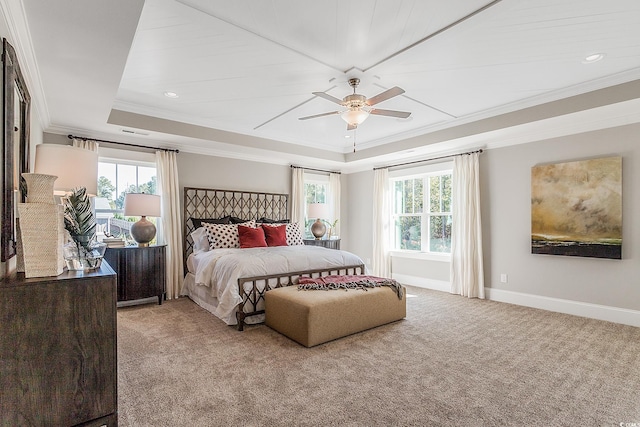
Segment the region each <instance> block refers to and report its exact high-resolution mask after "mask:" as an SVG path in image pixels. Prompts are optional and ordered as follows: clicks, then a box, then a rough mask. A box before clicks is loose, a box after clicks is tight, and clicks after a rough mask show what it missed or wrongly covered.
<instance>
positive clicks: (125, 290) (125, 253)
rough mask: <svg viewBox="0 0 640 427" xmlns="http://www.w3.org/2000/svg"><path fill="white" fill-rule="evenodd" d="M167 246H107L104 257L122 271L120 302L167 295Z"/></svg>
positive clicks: (159, 302)
mask: <svg viewBox="0 0 640 427" xmlns="http://www.w3.org/2000/svg"><path fill="white" fill-rule="evenodd" d="M165 253H166V245H157V246H146V247H140V246H127V247H124V248H107V251H106V252H105V254H104V259H105V260H107V262H108V263H109V265H111V266H112V267H113V269H114V270H115V271H116V273H117V274H118V301H133V300H140V299H143V298H149V297H157V298H158V304H162V300H163V299H164V297H165V292H166V289H165V286H166V272H165V268H166V267H165V257H166V254H165Z"/></svg>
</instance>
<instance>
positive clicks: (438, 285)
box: [391, 273, 451, 292]
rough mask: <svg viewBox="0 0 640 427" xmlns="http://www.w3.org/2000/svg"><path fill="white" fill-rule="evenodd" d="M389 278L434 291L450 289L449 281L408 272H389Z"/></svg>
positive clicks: (447, 290)
mask: <svg viewBox="0 0 640 427" xmlns="http://www.w3.org/2000/svg"><path fill="white" fill-rule="evenodd" d="M391 278H392V279H395V280H397V281H398V282H400V283H402V284H403V285H409V286H415V287H417V288H426V289H433V290H434V291H442V292H449V291H451V283H449V281H446V280H434V279H427V278H424V277H418V276H409V275H408V274H396V273H391Z"/></svg>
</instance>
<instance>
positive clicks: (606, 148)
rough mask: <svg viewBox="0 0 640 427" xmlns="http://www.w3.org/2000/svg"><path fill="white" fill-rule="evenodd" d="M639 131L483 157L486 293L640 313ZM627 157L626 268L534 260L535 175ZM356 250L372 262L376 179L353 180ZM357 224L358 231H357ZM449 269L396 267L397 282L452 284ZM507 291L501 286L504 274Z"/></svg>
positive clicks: (419, 264)
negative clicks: (574, 163)
mask: <svg viewBox="0 0 640 427" xmlns="http://www.w3.org/2000/svg"><path fill="white" fill-rule="evenodd" d="M638 135H640V124H636V125H628V126H622V127H617V128H612V129H605V130H600V131H595V132H588V133H584V134H577V135H572V136H567V137H561V138H555V139H550V140H545V141H539V142H534V143H530V144H523V145H517V146H511V147H506V148H500V149H493V150H486V151H485V153H484V154H482V155H481V157H480V159H481V177H480V182H481V195H482V223H483V240H484V245H483V250H484V256H485V262H484V268H485V286H486V287H488V288H492V289H495V290H504V291H509V292H513V293H517V294H522V295H525V294H526V295H534V296H540V297H550V298H558V299H563V300H570V301H578V302H585V303H591V304H599V305H604V306H610V307H618V308H623V309H632V310H640V289H639V288H638V285H639V283H640V282H639V281H638V280H639V279H638V278H639V277H640V262H639V261H638V257H640V253H639V251H638V247H639V245H640V222H639V221H637V220H636V218H637V216H638V212H640V197H639V196H638V194H639V193H640V173H639V172H638V171H639V170H640V145H639V144H638ZM617 155H619V156H622V157H623V258H624V259H623V260H606V259H593V258H578V257H563V256H546V255H532V254H531V253H530V252H531V249H530V210H531V201H530V185H531V183H530V181H531V167H532V166H534V165H537V164H541V163H553V162H564V161H571V160H580V159H587V158H594V157H605V156H617ZM348 183H349V187H348V188H349V202H348V207H347V212H348V218H349V223H350V227H349V233H350V236H351V237H352V238H353V239H354V243H353V244H351V245H350V249H351V250H352V251H353V252H355V253H356V254H358V255H360V256H361V257H363V258H371V256H372V250H371V249H372V240H371V217H372V215H371V210H372V203H373V197H372V189H373V172H370V171H366V172H360V173H356V174H351V175H348ZM354 223H355V224H354ZM448 267H449V263H443V262H434V261H421V260H413V259H411V260H407V259H395V260H394V261H393V263H392V271H393V274H401V275H408V276H414V277H416V278H418V279H426V280H439V281H442V280H446V281H448V280H449V275H448ZM501 273H505V274H507V275H508V283H506V284H504V283H500V274H501Z"/></svg>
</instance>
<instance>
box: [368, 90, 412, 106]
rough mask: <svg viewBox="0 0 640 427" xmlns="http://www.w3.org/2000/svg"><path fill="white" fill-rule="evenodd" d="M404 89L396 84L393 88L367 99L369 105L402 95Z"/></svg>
mask: <svg viewBox="0 0 640 427" xmlns="http://www.w3.org/2000/svg"><path fill="white" fill-rule="evenodd" d="M403 93H404V89H400V88H399V87H398V86H394V87H392V88H391V89H387V90H385V91H384V92H381V93H379V94H377V95H376V96H374V97H371V98H369V99H367V105H376V104H377V103H379V102H382V101H386V100H387V99H389V98H393V97H394V96H398V95H402V94H403Z"/></svg>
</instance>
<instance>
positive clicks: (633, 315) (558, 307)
mask: <svg viewBox="0 0 640 427" xmlns="http://www.w3.org/2000/svg"><path fill="white" fill-rule="evenodd" d="M391 277H392V278H393V279H395V280H397V281H398V282H400V283H402V284H405V285H409V286H416V287H419V288H427V289H433V290H436V291H442V292H450V290H451V285H450V283H449V282H448V281H444V280H432V279H426V278H423V277H417V276H409V275H406V274H395V273H393V274H392V275H391ZM484 292H485V298H486V299H488V300H492V301H498V302H506V303H509V304H516V305H522V306H525V307H531V308H539V309H542V310H548V311H555V312H558V313H565V314H572V315H574V316H582V317H589V318H591V319H598V320H605V321H608V322H614V323H621V324H623V325H630V326H636V327H640V311H638V310H630V309H626V308H618V307H611V306H607V305H599V304H591V303H587V302H580V301H571V300H566V299H560V298H552V297H545V296H540V295H533V294H524V293H521V292H513V291H506V290H504V289H494V288H487V287H485V288H484Z"/></svg>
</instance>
